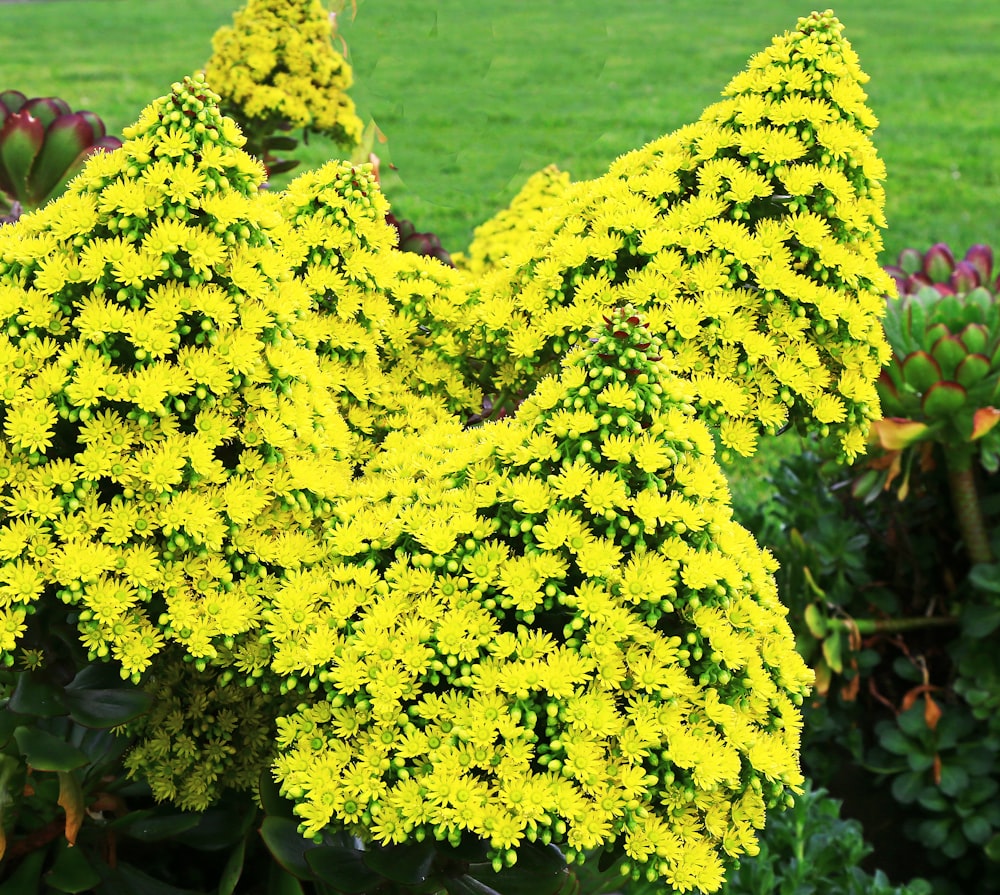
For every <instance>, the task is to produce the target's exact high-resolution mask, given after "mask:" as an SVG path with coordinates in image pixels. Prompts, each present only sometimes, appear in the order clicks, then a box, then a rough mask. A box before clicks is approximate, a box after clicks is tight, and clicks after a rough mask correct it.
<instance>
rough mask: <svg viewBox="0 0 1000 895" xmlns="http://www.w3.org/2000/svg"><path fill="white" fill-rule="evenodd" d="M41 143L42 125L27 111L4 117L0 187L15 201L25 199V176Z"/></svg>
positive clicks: (43, 126) (29, 171)
mask: <svg viewBox="0 0 1000 895" xmlns="http://www.w3.org/2000/svg"><path fill="white" fill-rule="evenodd" d="M44 142H45V125H43V124H42V122H41V121H39V120H38V119H37V118H35V117H34V116H33V115H31V114H29V113H27V112H15V113H14V114H13V115H10V116H8V118H7V120H6V121H5V122H4V125H3V128H2V129H0V163H2V167H3V174H2V175H0V187H3V189H4V190H5V191H6V192H8V193H10V194H11V195H13V196H14V197H15V198H16V199H17V200H18V201H19V202H21V203H22V204H26V203H27V202H28V175H29V174H30V173H31V168H32V165H33V164H34V163H35V159H36V158H37V157H38V153H39V150H41V148H42V145H43V144H44Z"/></svg>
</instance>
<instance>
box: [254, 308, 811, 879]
mask: <svg viewBox="0 0 1000 895" xmlns="http://www.w3.org/2000/svg"><path fill="white" fill-rule="evenodd" d="M661 348H662V342H661V340H660V339H659V338H658V337H657V336H655V335H653V334H652V333H650V332H649V331H648V330H647V328H646V327H645V326H644V325H643V324H642V323H640V320H639V318H638V317H636V316H634V315H633V314H632V312H631V311H629V310H625V311H621V310H615V311H613V312H610V315H609V317H608V318H607V320H606V322H605V323H604V324H603V325H602V326H600V327H599V328H598V329H596V330H595V331H594V332H593V334H592V341H591V343H590V344H589V345H588V346H587V348H586V349H585V350H581V351H578V352H576V353H574V354H572V355H571V356H570V357H568V358H567V360H566V362H565V366H564V369H563V371H562V374H561V376H560V377H558V378H550V379H547V380H544V381H543V382H542V383H541V384H540V386H539V389H538V391H537V392H536V393H535V394H534V395H533V396H532V397H531V398H529V399H528V400H527V401H526V402H525V403H524V404H523V405H522V406H521V408H520V410H519V411H518V413H517V415H516V416H515V417H514V418H513V420H507V421H503V422H500V423H494V424H489V425H487V426H485V427H484V428H482V429H481V430H473V431H467V432H464V433H463V432H461V431H460V430H458V429H457V427H450V426H444V427H441V428H440V429H439V430H431V431H427V432H424V433H421V435H420V436H419V438H414V437H412V436H406V435H402V434H400V435H397V436H394V437H392V438H390V439H387V441H386V444H385V448H384V451H383V453H382V454H380V455H379V456H378V457H376V459H375V460H374V461H373V462H372V463H371V464H370V465H369V468H368V471H367V475H365V476H364V477H363V478H361V479H358V480H357V482H356V486H357V487H356V491H355V495H354V496H352V497H349V498H347V499H345V500H344V501H342V502H340V503H339V504H338V505H337V506H336V507H335V510H334V512H335V514H336V516H337V518H338V524H336V525H334V526H333V528H332V529H331V532H330V543H331V547H332V550H333V553H334V555H335V556H336V557H337V559H335V560H334V561H333V562H332V564H331V565H330V567H329V568H328V569H325V570H324V574H326V573H327V572H328V573H329V576H330V578H331V579H332V580H333V582H336V583H334V584H327V583H326V582H325V580H324V579H323V578H322V577H321V576H320V573H319V572H318V571H311V572H306V573H303V575H301V576H299V577H298V579H296V580H292V579H289V580H288V582H287V584H286V586H285V587H284V588H283V590H282V591H281V592H280V593H279V594H278V595H276V598H275V600H274V602H273V608H271V609H270V610H269V611H267V612H266V613H265V616H264V620H265V626H266V632H267V633H266V636H267V637H269V638H270V640H271V642H272V648H273V650H274V655H273V660H272V668H273V669H274V670H275V671H276V672H277V673H279V674H281V675H285V676H290V677H291V678H292V679H298V681H299V682H300V683H301V682H303V681H308V684H309V689H310V690H312V689H313V688H314V687H315V688H316V689H317V692H318V693H320V694H325V696H326V698H325V699H322V698H321V699H318V700H315V699H314V700H311V701H310V702H308V703H303V704H301V705H299V707H298V709H297V711H296V712H294V713H292V714H291V715H289V716H287V717H285V718H283V719H279V721H278V728H279V733H278V746H279V756H278V758H277V759H276V762H275V771H276V774H277V776H278V778H279V780H280V781H281V783H282V790H283V792H284V793H285V794H286V795H288V796H289V797H290V798H292V799H293V800H294V801H295V802H296V803H297V804H296V809H295V810H296V812H297V814H298V815H299V817H300V818H301V821H302V829H303V831H304V832H305V834H306V835H316V834H319V833H321V831H322V830H324V829H325V828H326V827H327V826H328V825H331V824H332V825H334V826H335V827H344V828H346V829H347V830H348V831H349V832H352V833H354V834H356V835H359V836H361V837H362V838H363V839H366V840H375V841H376V842H379V843H399V842H404V841H408V840H412V839H414V838H416V839H418V840H419V839H423V838H425V837H427V838H431V837H433V838H434V839H437V840H440V841H444V840H447V841H449V842H452V843H453V844H455V843H458V842H460V841H462V840H463V836H467V835H469V834H472V836H474V837H481V838H483V839H486V840H488V841H489V842H490V844H491V846H492V848H493V849H494V854H495V861H496V863H497V866H502V864H503V862H504V861H505V860H512V859H513V857H512V856H513V850H514V849H516V847H517V846H518V845H519V844H520V843H522V842H524V841H529V842H530V841H534V840H536V839H541V840H542V841H544V842H549V841H552V842H555V843H559V844H561V845H563V846H564V847H565V848H566V849H567V852H568V854H569V855H570V857H572V856H573V855H574V854H576V853H580V854H582V853H583V851H584V850H588V849H593V848H599V847H607V848H615V847H617V848H619V849H620V850H622V851H623V852H624V854H625V855H627V857H628V862H629V863H628V866H629V867H630V868H631V871H632V872H633V873H634V874H635V875H636V876H638V875H639V874H646V875H648V876H649V878H650V879H652V878H656V877H660V878H662V879H663V880H664V881H666V882H667V883H669V884H670V885H673V886H675V887H677V888H680V889H687V888H692V887H698V888H700V889H702V890H704V891H714V890H715V889H717V888H718V887H719V885H720V884H721V882H722V877H723V855H725V854H728V855H737V854H739V853H741V852H744V851H753V850H754V848H755V846H754V841H755V832H754V830H755V828H759V827H760V826H761V825H762V824H763V820H764V810H765V807H766V806H768V805H771V806H773V805H775V804H777V803H779V802H781V801H782V800H783V799H784V797H785V791H786V788H788V787H791V788H793V789H794V788H797V787H798V786H799V785H800V784H801V782H802V778H801V775H800V774H799V771H798V767H797V759H796V754H797V748H798V738H799V721H798V718H799V715H798V709H797V707H796V706H797V705H799V704H801V701H802V697H803V695H804V694H805V693H806V692H807V690H808V686H809V683H810V681H811V675H810V674H809V673H808V671H807V669H806V668H805V666H804V664H803V663H802V661H801V659H800V658H799V657H798V655H797V654H796V653H795V650H794V644H793V642H792V639H791V636H790V631H789V629H788V627H787V623H786V621H785V619H784V610H783V608H782V607H781V605H780V603H778V601H777V596H776V593H775V591H774V586H773V578H772V577H771V572H772V571H773V566H772V563H771V561H770V558H769V557H768V556H767V555H766V554H764V553H762V552H761V551H759V549H758V548H757V547H756V545H755V543H754V542H753V540H752V538H750V537H749V535H748V534H747V532H746V531H745V530H743V529H742V528H740V527H739V526H738V525H736V524H735V523H734V522H733V520H732V514H731V510H730V508H729V503H728V491H727V489H726V485H725V480H724V478H723V476H722V473H721V471H720V470H719V468H718V466H717V465H716V464H715V461H714V459H713V450H714V446H713V443H712V439H711V435H710V434H709V431H708V429H707V428H706V427H705V425H704V424H703V423H701V422H699V421H697V420H696V419H694V418H693V416H692V413H693V411H692V408H691V407H690V406H689V404H688V402H687V397H688V396H687V389H686V387H684V386H682V385H681V384H680V383H679V382H678V381H676V380H674V379H673V377H671V376H670V375H669V374H668V373H667V371H666V365H665V364H664V362H663V360H662V358H661V356H660V351H661Z"/></svg>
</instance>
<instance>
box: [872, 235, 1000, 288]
mask: <svg viewBox="0 0 1000 895" xmlns="http://www.w3.org/2000/svg"><path fill="white" fill-rule="evenodd" d="M885 271H886V273H888V274H889V275H890V276H891V277H892V278H893V280H894V281H895V283H896V290H897V291H898V293H899V294H900V295H909V294H912V293H916V292H919V291H920V290H921V289H923V288H924V287H925V286H932V287H933V288H934V289H935V290H937V292H939V293H940V294H941V295H962V294H964V293H966V292H971V291H972V290H973V289H975V288H977V287H979V286H982V287H983V288H985V289H988V290H989V291H991V292H992V293H994V294H997V293H1000V273H997V276H996V278H995V279H994V278H993V275H994V269H993V249H992V247H991V246H989V245H986V244H984V243H977V244H976V245H973V246H970V247H969V248H968V250H967V251H966V253H965V256H964V257H962V258H961V259H959V260H957V261H956V260H955V253H954V251H953V250H952V248H951V246H949V245H948V244H947V243H945V242H938V243H935V244H934V245H932V246H931V247H930V248H929V249H928V250H927V251H926V252H921V251H919V250H918V249H914V248H906V249H903V251H901V252H900V253H899V258H898V259H897V261H896V263H895V264H890V265H887V266H886V268H885Z"/></svg>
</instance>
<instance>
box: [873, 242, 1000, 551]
mask: <svg viewBox="0 0 1000 895" xmlns="http://www.w3.org/2000/svg"><path fill="white" fill-rule="evenodd" d="M945 248H946V247H943V244H940V243H939V244H938V245H936V246H933V247H932V248H931V249H930V250H929V251H928V252H927V253H926V255H925V256H924V260H923V263H922V266H921V270H923V271H925V274H924V275H925V276H926V277H929V278H930V279H931V280H932V282H930V283H928V284H922V283H921V281H919V280H915V279H913V278H912V277H914V276H916V274H913V275H911V278H910V279H908V280H905V281H903V283H902V289H903V293H902V295H901V297H900V298H899V300H898V301H896V300H894V299H890V300H889V301H888V303H887V310H886V317H885V324H884V325H885V332H886V336H887V338H888V340H889V344H890V345H891V346H892V358H891V359H890V361H889V363H888V364H887V365H886V367H885V369H884V370H883V372H882V374H881V376H880V379H879V382H878V386H877V387H878V392H879V398H880V399H881V402H882V409H883V413H884V418H883V419H882V420H879V421H877V422H875V423H874V424H873V427H872V429H873V435H874V437H875V438H876V440H877V443H878V445H879V447H880V448H881V450H882V454H881V455H880V456H878V457H876V458H875V459H874V461H869V465H870V467H871V468H869V469H868V470H867V472H866V473H865V474H864V475H863V476H862V477H861V478H860V479H858V481H857V482H856V483H855V487H854V490H855V494H856V495H858V496H874V494H876V493H877V492H878V490H880V489H885V488H888V487H889V485H890V484H891V483H892V482H893V481H894V480H895V478H896V477H897V476H901V479H900V481H901V487H900V497H901V498H905V496H906V494H907V493H908V487H909V476H910V470H911V467H912V463H913V461H914V458H915V457H916V456H917V455H918V454H920V455H922V456H923V457H924V458H925V460H926V461H930V460H931V453H932V446H933V445H937V446H940V448H941V450H940V452H939V453H940V454H941V457H942V458H943V462H944V464H945V466H946V467H947V471H948V481H949V486H950V489H951V492H952V497H953V501H954V505H955V511H956V515H957V519H958V522H959V525H960V526H961V529H962V535H963V539H964V541H965V546H966V549H967V551H968V553H969V558H970V559H971V560H972V561H973V562H974V563H976V562H991V561H992V551H991V549H990V546H989V540H988V537H987V532H986V528H985V526H984V524H983V520H982V515H981V512H980V510H979V502H978V498H977V496H976V486H975V477H974V466H975V463H976V461H978V462H979V463H981V464H982V465H983V467H985V468H986V469H987V470H989V471H991V472H995V471H996V470H997V468H998V467H1000V429H997V428H995V427H996V424H997V422H998V420H1000V307H998V304H997V294H996V292H995V291H993V290H991V288H989V287H987V286H984V285H980V283H990V276H991V273H992V260H993V259H992V251H991V250H990V249H989V247H987V246H984V245H979V246H973V247H972V248H971V249H970V250H969V252H968V253H967V254H966V260H965V261H963V262H960V263H959V265H955V264H954V261H953V259H954V256H953V255H952V253H951V252H950V250H948V251H947V252H946V251H945ZM909 257H910V256H909V255H908V254H907V253H905V252H904V254H903V256H901V261H902V262H906V259H907V258H909ZM973 262H975V263H973ZM961 265H966V268H965V269H963V268H961ZM897 282H899V281H898V278H897ZM908 449H909V450H908Z"/></svg>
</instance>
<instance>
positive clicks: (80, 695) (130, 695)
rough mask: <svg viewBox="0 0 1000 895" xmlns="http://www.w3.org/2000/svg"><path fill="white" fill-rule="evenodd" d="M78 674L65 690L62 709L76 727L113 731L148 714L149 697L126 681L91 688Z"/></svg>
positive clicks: (150, 700) (82, 676) (81, 675)
mask: <svg viewBox="0 0 1000 895" xmlns="http://www.w3.org/2000/svg"><path fill="white" fill-rule="evenodd" d="M86 680H87V679H86V678H84V675H83V673H82V672H81V673H80V674H78V675H77V676H76V678H74V680H73V682H72V683H70V684H69V685H68V686H67V687H66V690H65V699H66V705H67V706H68V708H69V713H70V715H72V716H73V720H74V721H76V722H77V724H82V725H84V727H95V728H102V729H103V728H108V727H116V726H117V725H119V724H124V723H125V722H126V721H131V720H132V719H133V718H136V717H138V716H139V715H141V714H143V713H144V712H147V711H149V707H150V705H151V704H152V701H153V700H152V697H151V696H150V695H149V694H148V693H146V692H145V691H144V690H142V689H140V688H139V687H136V686H135V685H134V684H132V683H129V682H128V681H123V680H120V679H119V680H118V681H117V683H116V684H115V685H114V686H111V687H91V686H88V685H87V683H86Z"/></svg>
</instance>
